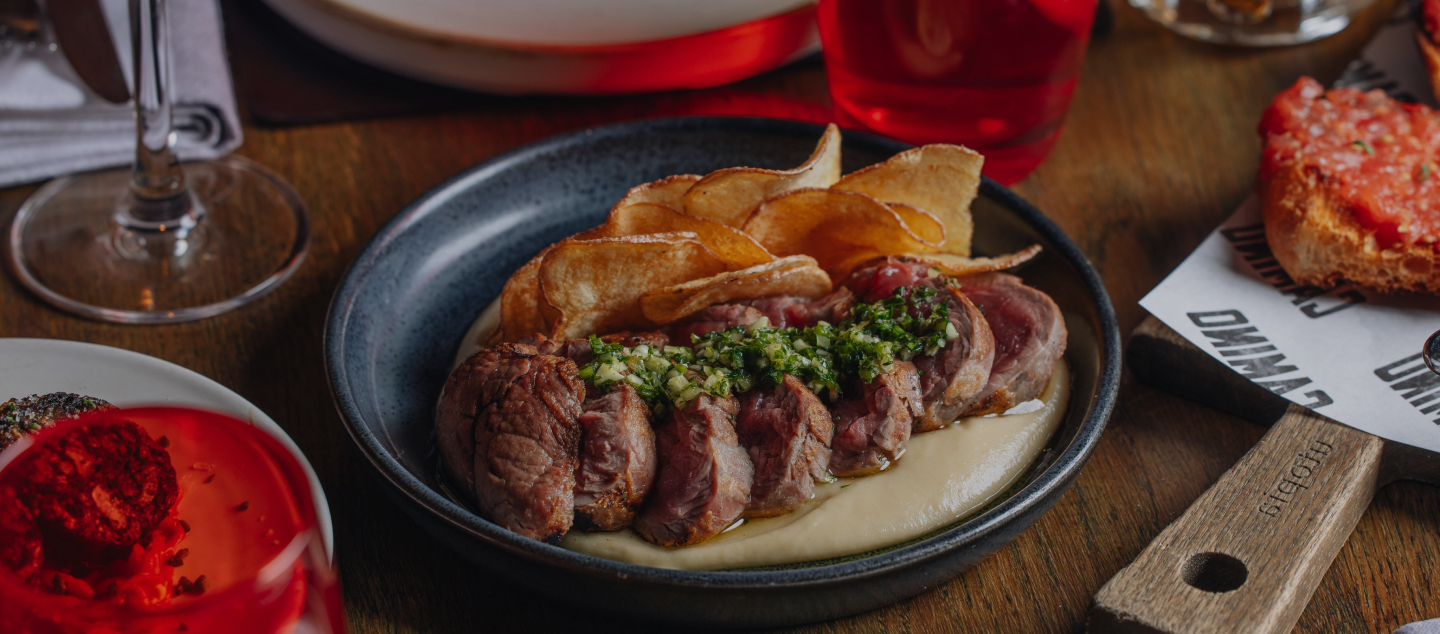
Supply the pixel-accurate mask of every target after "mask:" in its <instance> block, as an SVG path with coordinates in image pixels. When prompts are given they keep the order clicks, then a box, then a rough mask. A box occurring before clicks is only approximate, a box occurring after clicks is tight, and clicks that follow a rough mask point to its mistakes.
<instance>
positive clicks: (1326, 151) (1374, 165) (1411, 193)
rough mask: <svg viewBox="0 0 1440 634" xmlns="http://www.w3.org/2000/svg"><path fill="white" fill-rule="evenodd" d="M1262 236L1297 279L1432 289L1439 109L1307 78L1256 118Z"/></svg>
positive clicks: (1438, 275)
mask: <svg viewBox="0 0 1440 634" xmlns="http://www.w3.org/2000/svg"><path fill="white" fill-rule="evenodd" d="M1260 134H1261V136H1262V137H1264V139H1265V150H1264V155H1263V157H1262V159H1261V163H1260V190H1261V194H1262V198H1263V206H1264V213H1265V223H1266V235H1267V237H1268V238H1269V241H1270V246H1271V249H1272V250H1273V251H1275V256H1276V258H1277V259H1278V260H1279V261H1280V263H1281V265H1282V266H1284V267H1285V271H1286V272H1287V273H1289V274H1290V276H1291V277H1292V278H1294V280H1295V281H1296V282H1297V283H1300V284H1309V285H1315V286H1332V285H1334V284H1336V283H1338V282H1340V281H1342V280H1348V281H1351V282H1355V283H1358V284H1363V285H1366V286H1371V287H1374V288H1377V289H1380V290H1386V291H1393V290H1419V291H1428V292H1435V291H1440V166H1437V164H1436V160H1437V155H1440V118H1437V115H1436V114H1435V113H1434V112H1432V111H1431V110H1430V109H1429V108H1426V107H1424V106H1418V105H1413V104H1402V103H1398V102H1396V101H1395V100H1393V99H1391V98H1389V97H1388V96H1386V95H1385V93H1383V92H1381V91H1378V90H1375V91H1371V92H1368V93H1366V92H1360V91H1358V90H1354V89H1349V88H1340V89H1336V90H1330V91H1326V90H1325V89H1324V88H1323V87H1322V86H1321V85H1320V84H1319V83H1318V82H1316V81H1315V80H1314V79H1311V78H1309V77H1304V78H1301V79H1300V81H1298V82H1296V83H1295V85H1294V86H1292V87H1290V88H1289V89H1288V90H1286V91H1285V92H1282V93H1280V94H1279V95H1277V96H1276V97H1275V100H1274V103H1272V104H1271V106H1270V108H1269V109H1267V110H1266V111H1265V115H1264V117H1263V118H1262V119H1261V122H1260Z"/></svg>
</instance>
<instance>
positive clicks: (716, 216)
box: [684, 123, 906, 227]
mask: <svg viewBox="0 0 1440 634" xmlns="http://www.w3.org/2000/svg"><path fill="white" fill-rule="evenodd" d="M839 178H840V128H837V127H835V124H833V123H832V124H830V125H829V126H827V127H826V128H825V135H824V136H822V137H820V144H819V145H816V146H815V152H814V153H812V154H811V155H810V158H809V159H808V160H806V161H805V163H804V164H803V165H801V166H800V167H797V168H795V169H792V170H783V171H781V170H765V169H759V168H755V167H732V168H729V169H723V170H720V171H718V172H711V173H710V174H707V175H706V176H705V178H702V179H700V182H698V183H695V185H694V186H692V187H691V188H690V191H687V192H685V208H684V211H685V213H686V214H689V215H691V216H699V217H701V218H709V219H711V220H714V221H716V222H719V223H721V224H724V225H728V226H731V227H739V226H740V225H741V224H742V223H744V222H745V219H746V218H748V217H749V216H750V213H751V212H753V211H754V210H755V208H756V207H758V206H759V205H760V203H762V202H764V201H765V200H766V199H768V198H773V197H775V196H777V195H779V194H783V193H785V192H787V191H790V190H794V189H801V188H806V187H829V186H831V185H834V184H835V182H836V181H837V180H838V179H839ZM896 202H906V201H903V200H901V201H896Z"/></svg>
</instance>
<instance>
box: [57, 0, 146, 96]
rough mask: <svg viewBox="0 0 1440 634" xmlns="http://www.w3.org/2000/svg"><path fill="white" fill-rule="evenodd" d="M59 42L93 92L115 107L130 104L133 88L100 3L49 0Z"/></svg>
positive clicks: (83, 0)
mask: <svg viewBox="0 0 1440 634" xmlns="http://www.w3.org/2000/svg"><path fill="white" fill-rule="evenodd" d="M46 9H47V10H48V13H49V17H50V26H51V28H52V29H53V30H54V32H55V41H56V42H57V43H58V44H59V45H60V51H61V52H62V53H64V54H65V59H66V60H67V61H69V62H70V67H71V68H73V69H75V74H76V75H79V76H80V79H81V80H82V81H84V82H85V84H86V85H87V86H89V87H90V89H91V90H94V91H95V93H96V94H98V95H100V96H101V97H102V98H104V99H105V100H106V101H109V102H111V103H125V102H127V101H129V100H130V87H129V86H128V85H126V83H125V74H124V72H122V71H121V69H120V59H119V58H118V57H116V55H115V41H114V40H113V39H111V38H110V29H109V27H108V26H107V25H106V24H105V13H104V11H102V10H101V8H100V0H47V2H46Z"/></svg>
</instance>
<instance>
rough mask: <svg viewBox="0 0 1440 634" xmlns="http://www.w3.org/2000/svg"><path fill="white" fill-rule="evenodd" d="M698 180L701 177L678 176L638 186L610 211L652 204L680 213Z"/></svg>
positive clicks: (690, 175)
mask: <svg viewBox="0 0 1440 634" xmlns="http://www.w3.org/2000/svg"><path fill="white" fill-rule="evenodd" d="M698 180H700V177H699V176H697V175H695V174H677V175H675V176H666V177H665V178H662V179H660V180H658V181H651V182H649V183H645V184H644V185H636V186H634V187H631V188H630V191H628V192H625V196H624V197H622V198H621V199H620V200H619V202H616V203H615V206H614V207H611V209H610V210H611V211H614V210H616V209H619V208H621V207H624V206H626V205H636V204H642V203H651V204H655V205H663V206H666V207H669V208H671V209H674V210H675V211H680V210H682V209H684V208H685V192H687V191H690V186H692V185H694V184H695V182H696V181H698Z"/></svg>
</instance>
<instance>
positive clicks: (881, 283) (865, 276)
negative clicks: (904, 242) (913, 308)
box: [843, 258, 931, 304]
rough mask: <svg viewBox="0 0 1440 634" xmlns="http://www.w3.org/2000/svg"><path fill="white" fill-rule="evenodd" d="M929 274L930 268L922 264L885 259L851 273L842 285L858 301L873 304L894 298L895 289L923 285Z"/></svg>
mask: <svg viewBox="0 0 1440 634" xmlns="http://www.w3.org/2000/svg"><path fill="white" fill-rule="evenodd" d="M930 273H931V269H930V267H928V266H926V265H924V264H917V263H915V262H902V261H900V260H897V259H895V258H885V259H883V260H880V261H879V262H878V263H876V264H873V265H871V266H866V267H865V268H862V269H859V270H856V271H855V272H854V273H851V274H850V277H848V278H846V279H845V282H844V284H843V285H844V286H845V287H846V288H848V289H850V290H851V291H854V292H855V296H856V297H858V298H859V299H860V301H862V302H866V303H870V304H873V303H875V302H878V301H880V300H882V299H889V298H890V297H892V296H894V295H895V289H897V288H900V287H902V286H915V285H916V284H922V283H924V282H925V280H926V279H928V278H929V277H930Z"/></svg>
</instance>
